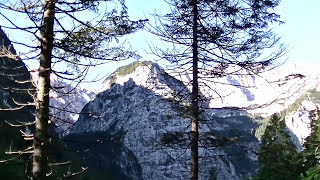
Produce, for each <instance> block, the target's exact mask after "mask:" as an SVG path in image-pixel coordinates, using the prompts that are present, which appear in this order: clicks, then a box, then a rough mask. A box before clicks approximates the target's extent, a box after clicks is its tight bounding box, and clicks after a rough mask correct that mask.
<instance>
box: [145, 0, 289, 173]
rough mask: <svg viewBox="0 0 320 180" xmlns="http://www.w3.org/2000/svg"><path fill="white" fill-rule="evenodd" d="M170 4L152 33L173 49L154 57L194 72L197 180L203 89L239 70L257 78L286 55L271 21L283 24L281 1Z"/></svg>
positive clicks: (193, 159) (190, 0)
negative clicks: (208, 83) (281, 19)
mask: <svg viewBox="0 0 320 180" xmlns="http://www.w3.org/2000/svg"><path fill="white" fill-rule="evenodd" d="M168 4H169V5H170V8H171V12H170V13H168V14H165V15H162V16H161V15H157V16H156V18H157V19H158V24H156V25H155V26H154V27H153V28H151V30H150V31H151V32H152V33H154V34H155V35H157V36H159V37H160V38H161V39H162V40H164V41H166V42H168V43H169V45H172V46H170V48H168V49H161V48H155V49H154V53H155V54H156V55H158V56H159V57H161V58H165V59H167V60H169V61H170V62H171V63H172V64H173V66H174V69H180V70H181V71H180V72H182V73H184V74H185V73H187V74H188V73H190V72H191V73H190V74H192V75H191V77H192V80H191V82H190V84H191V86H192V88H191V89H192V95H191V103H190V104H191V111H192V113H191V133H190V135H191V143H190V144H191V145H190V146H191V179H198V177H199V175H198V174H199V163H198V148H199V145H198V141H199V130H198V129H199V122H200V119H199V118H200V115H199V113H200V112H201V104H202V101H203V100H204V99H203V98H201V97H200V91H201V89H202V88H203V87H204V86H206V84H207V82H212V81H213V79H214V78H216V77H225V76H227V75H229V74H236V73H237V72H240V71H241V70H244V71H245V72H247V74H249V75H250V74H257V73H259V72H260V71H261V70H263V69H264V68H265V67H266V66H268V65H271V64H272V63H273V62H274V60H276V59H277V58H279V57H280V56H281V55H282V53H283V52H284V48H283V47H282V46H277V45H278V42H279V38H278V37H277V36H275V34H274V33H273V32H272V31H271V28H270V24H271V23H273V22H278V23H281V21H280V20H279V15H277V14H276V13H274V8H275V7H276V6H277V5H278V4H279V0H239V1H232V0H173V1H168ZM274 47H278V48H276V49H275V51H272V52H271V53H270V54H269V56H268V55H266V54H263V51H264V50H265V49H271V50H272V49H273V48H274ZM273 50H274V49H273ZM230 66H232V67H233V68H234V69H233V70H232V71H228V67H230ZM245 74H246V73H245ZM208 88H209V89H212V87H208Z"/></svg>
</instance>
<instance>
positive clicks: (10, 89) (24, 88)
mask: <svg viewBox="0 0 320 180" xmlns="http://www.w3.org/2000/svg"><path fill="white" fill-rule="evenodd" d="M33 93H34V87H33V86H32V84H31V81H30V74H29V72H28V70H27V68H26V66H25V65H24V63H23V62H22V61H21V60H20V59H19V58H18V57H17V56H16V52H15V50H14V48H13V46H12V45H11V42H10V40H9V39H8V37H7V36H6V34H5V33H4V32H3V31H2V29H1V28H0V97H1V100H0V108H4V109H10V108H11V109H17V110H15V111H12V112H10V111H0V116H1V117H2V120H7V121H10V122H12V123H18V121H20V122H31V121H32V120H33V117H34V116H33V112H34V109H35V108H34V106H30V105H28V104H29V103H32V102H33V98H32V95H33Z"/></svg>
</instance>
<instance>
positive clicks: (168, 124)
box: [70, 63, 259, 180]
mask: <svg viewBox="0 0 320 180" xmlns="http://www.w3.org/2000/svg"><path fill="white" fill-rule="evenodd" d="M189 94H190V92H189V90H188V88H187V87H186V86H185V85H184V84H183V83H182V82H181V81H179V80H177V79H175V78H173V77H171V76H170V75H168V74H167V73H166V72H165V71H164V70H162V69H161V68H160V67H159V66H158V65H156V64H152V63H135V64H131V65H129V66H126V67H123V68H120V69H118V70H117V71H116V73H114V74H113V75H111V76H110V77H109V78H107V80H106V81H105V82H104V87H103V89H102V90H101V93H99V94H98V95H97V96H96V97H95V99H93V100H92V101H91V102H89V103H88V104H87V105H86V106H85V107H84V108H83V110H82V114H81V115H80V117H79V119H78V121H77V122H76V123H75V125H74V126H73V127H72V129H71V132H70V133H71V134H72V135H74V136H76V135H81V134H86V133H92V132H100V133H101V132H103V133H106V134H108V136H110V139H111V140H112V139H117V138H116V137H121V138H120V139H121V141H120V142H122V144H121V146H122V147H123V149H126V151H128V152H131V153H130V154H131V157H126V158H124V156H125V155H124V154H125V153H122V158H118V161H115V162H114V163H115V164H118V165H119V166H120V167H121V169H122V172H123V173H124V174H126V175H127V176H128V177H130V178H131V179H188V178H189V176H190V169H189V168H190V166H189V164H190V162H189V159H190V150H189V143H190V142H189V132H190V109H189V107H190V102H189ZM208 105H209V103H208V102H205V103H203V104H202V106H203V107H204V108H203V111H202V113H201V116H202V118H203V119H205V120H206V121H204V122H203V123H202V124H201V125H200V127H201V130H200V131H201V142H202V145H201V146H202V148H200V156H201V159H200V165H201V167H200V169H201V175H200V176H201V178H202V179H208V178H209V177H214V176H216V177H217V178H218V179H235V180H237V179H241V178H243V177H247V176H250V174H251V173H253V172H255V171H256V170H257V168H258V166H257V164H256V160H257V157H256V155H255V153H254V151H255V150H256V148H257V146H258V143H259V142H258V140H257V138H256V137H255V136H254V130H255V129H256V128H257V124H256V123H254V122H253V120H252V119H251V118H249V117H248V114H247V112H245V111H243V110H238V109H223V108H222V109H221V108H220V109H219V108H215V109H214V108H209V106H208ZM205 107H206V108H205ZM118 141H119V140H118ZM104 142H105V143H106V142H108V141H106V140H104ZM101 143H103V141H101ZM126 151H124V152H126ZM101 156H104V155H103V154H101ZM119 159H127V161H128V162H127V163H123V162H122V161H119ZM133 160H135V161H137V162H138V164H139V166H140V168H141V174H140V172H139V171H134V170H132V169H130V171H127V170H126V169H127V168H128V166H127V165H128V164H134V161H133ZM97 161H101V159H100V160H99V159H97ZM130 161H131V162H130Z"/></svg>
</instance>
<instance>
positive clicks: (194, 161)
mask: <svg viewBox="0 0 320 180" xmlns="http://www.w3.org/2000/svg"><path fill="white" fill-rule="evenodd" d="M192 5H193V44H192V58H193V61H192V77H193V78H192V105H191V107H192V122H191V180H197V179H198V176H199V175H198V174H199V163H198V161H199V155H198V139H199V130H198V129H199V98H198V97H199V87H198V86H199V85H198V61H199V60H198V22H197V20H198V7H197V0H193V3H192Z"/></svg>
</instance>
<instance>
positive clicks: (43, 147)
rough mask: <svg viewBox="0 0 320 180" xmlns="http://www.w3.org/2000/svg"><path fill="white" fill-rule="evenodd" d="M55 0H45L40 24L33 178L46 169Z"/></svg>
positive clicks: (39, 179) (41, 176)
mask: <svg viewBox="0 0 320 180" xmlns="http://www.w3.org/2000/svg"><path fill="white" fill-rule="evenodd" d="M54 9H55V0H45V2H44V13H43V21H42V26H41V53H40V67H39V79H38V85H37V96H36V132H35V136H34V143H33V146H34V153H33V166H32V175H33V179H34V180H43V179H47V178H46V173H47V169H48V121H49V90H50V72H51V55H52V48H53V24H54Z"/></svg>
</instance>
